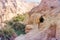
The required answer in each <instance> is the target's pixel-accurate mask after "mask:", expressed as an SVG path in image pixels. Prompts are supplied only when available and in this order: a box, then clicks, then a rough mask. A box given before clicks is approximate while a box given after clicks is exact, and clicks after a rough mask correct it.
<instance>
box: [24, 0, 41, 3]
mask: <svg viewBox="0 0 60 40" xmlns="http://www.w3.org/2000/svg"><path fill="white" fill-rule="evenodd" d="M25 1H27V2H36V3H40V1H41V0H25Z"/></svg>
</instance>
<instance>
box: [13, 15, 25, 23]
mask: <svg viewBox="0 0 60 40" xmlns="http://www.w3.org/2000/svg"><path fill="white" fill-rule="evenodd" d="M24 19H25V15H17V16H16V17H13V21H15V22H17V21H24Z"/></svg>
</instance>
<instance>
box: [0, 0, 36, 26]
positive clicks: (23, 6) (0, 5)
mask: <svg viewBox="0 0 60 40" xmlns="http://www.w3.org/2000/svg"><path fill="white" fill-rule="evenodd" d="M35 6H36V3H33V2H32V3H27V2H24V1H23V0H0V26H1V27H2V26H3V25H4V21H6V20H10V19H11V18H12V17H14V16H16V15H17V14H23V13H25V12H29V11H30V10H31V9H32V8H33V7H35Z"/></svg>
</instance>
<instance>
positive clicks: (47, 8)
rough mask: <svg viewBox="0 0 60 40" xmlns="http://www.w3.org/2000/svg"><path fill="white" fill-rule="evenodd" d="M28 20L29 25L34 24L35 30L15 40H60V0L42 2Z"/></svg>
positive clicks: (32, 11) (44, 0)
mask: <svg viewBox="0 0 60 40" xmlns="http://www.w3.org/2000/svg"><path fill="white" fill-rule="evenodd" d="M41 16H42V18H43V19H44V21H43V22H41V19H40V18H41ZM27 20H28V21H26V22H27V25H31V24H32V25H33V27H34V28H33V29H32V30H31V31H30V32H29V33H27V34H26V35H23V36H22V37H21V36H19V37H17V38H16V39H15V40H60V0H42V2H41V4H40V5H39V6H37V7H35V8H33V9H32V10H31V11H30V12H29V18H28V19H27ZM26 30H27V29H26ZM21 38H22V39H21Z"/></svg>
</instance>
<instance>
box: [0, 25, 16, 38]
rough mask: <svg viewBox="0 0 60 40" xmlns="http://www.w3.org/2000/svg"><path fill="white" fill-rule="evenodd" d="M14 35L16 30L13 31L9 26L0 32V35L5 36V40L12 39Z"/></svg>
mask: <svg viewBox="0 0 60 40" xmlns="http://www.w3.org/2000/svg"><path fill="white" fill-rule="evenodd" d="M14 33H15V31H14V29H12V28H11V27H9V26H5V28H3V29H1V30H0V35H1V36H4V37H5V38H6V37H8V38H11V37H12V36H13V34H14ZM15 34H16V33H15Z"/></svg>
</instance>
